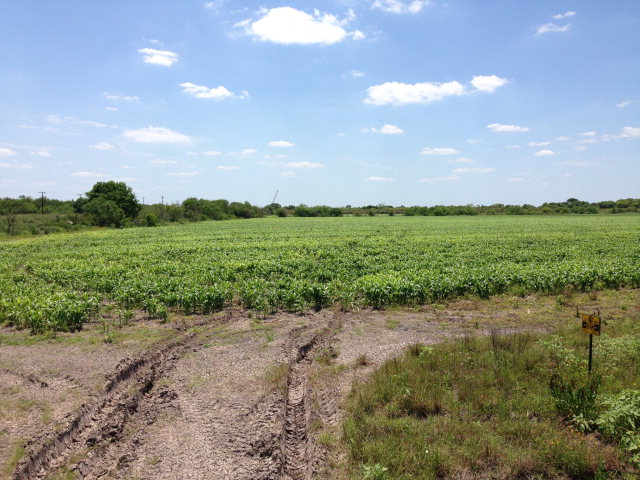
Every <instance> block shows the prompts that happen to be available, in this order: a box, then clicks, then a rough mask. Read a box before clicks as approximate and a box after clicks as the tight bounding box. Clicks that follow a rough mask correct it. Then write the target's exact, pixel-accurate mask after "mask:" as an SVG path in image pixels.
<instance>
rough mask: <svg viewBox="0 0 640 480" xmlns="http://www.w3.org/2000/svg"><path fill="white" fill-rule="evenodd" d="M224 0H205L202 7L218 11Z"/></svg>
mask: <svg viewBox="0 0 640 480" xmlns="http://www.w3.org/2000/svg"><path fill="white" fill-rule="evenodd" d="M224 2H225V0H214V1H212V2H206V3H205V4H204V8H208V9H209V10H213V11H214V12H216V13H217V12H219V11H220V10H221V9H222V7H223V6H224Z"/></svg>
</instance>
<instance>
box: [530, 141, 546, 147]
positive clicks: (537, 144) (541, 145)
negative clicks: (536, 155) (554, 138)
mask: <svg viewBox="0 0 640 480" xmlns="http://www.w3.org/2000/svg"><path fill="white" fill-rule="evenodd" d="M527 145H529V146H530V147H546V146H547V145H551V142H548V141H545V142H529V143H527Z"/></svg>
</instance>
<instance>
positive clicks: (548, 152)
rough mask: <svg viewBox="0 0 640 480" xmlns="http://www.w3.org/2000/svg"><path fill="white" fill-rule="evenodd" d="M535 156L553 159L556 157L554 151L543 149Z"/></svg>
mask: <svg viewBox="0 0 640 480" xmlns="http://www.w3.org/2000/svg"><path fill="white" fill-rule="evenodd" d="M534 155H535V156H536V157H551V156H553V155H555V152H554V151H553V150H548V149H542V150H538V151H537V152H536V153H534Z"/></svg>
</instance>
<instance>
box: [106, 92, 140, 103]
mask: <svg viewBox="0 0 640 480" xmlns="http://www.w3.org/2000/svg"><path fill="white" fill-rule="evenodd" d="M102 95H103V96H104V98H107V99H109V100H123V101H125V102H138V101H139V100H140V99H139V98H138V97H136V96H135V95H120V94H118V93H109V92H104V93H103V94H102Z"/></svg>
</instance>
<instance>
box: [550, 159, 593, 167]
mask: <svg viewBox="0 0 640 480" xmlns="http://www.w3.org/2000/svg"><path fill="white" fill-rule="evenodd" d="M558 165H567V166H569V167H593V166H595V165H596V163H594V162H587V161H585V160H567V161H565V162H559V163H558Z"/></svg>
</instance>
